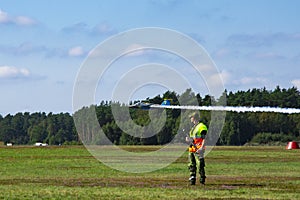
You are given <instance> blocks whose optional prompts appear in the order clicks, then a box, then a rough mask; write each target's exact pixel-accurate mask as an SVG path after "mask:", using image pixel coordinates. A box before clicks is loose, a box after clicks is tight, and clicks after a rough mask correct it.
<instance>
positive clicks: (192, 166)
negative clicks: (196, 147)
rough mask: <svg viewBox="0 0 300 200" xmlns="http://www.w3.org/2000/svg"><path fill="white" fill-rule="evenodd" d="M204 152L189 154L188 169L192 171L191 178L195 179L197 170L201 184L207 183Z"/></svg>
mask: <svg viewBox="0 0 300 200" xmlns="http://www.w3.org/2000/svg"><path fill="white" fill-rule="evenodd" d="M204 152H205V150H202V151H200V152H199V153H192V152H189V164H188V168H189V171H190V177H195V178H196V174H197V169H198V171H199V175H200V182H201V183H204V182H205V178H206V177H205V169H204V167H205V161H204Z"/></svg>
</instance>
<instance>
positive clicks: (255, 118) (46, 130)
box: [0, 86, 300, 145]
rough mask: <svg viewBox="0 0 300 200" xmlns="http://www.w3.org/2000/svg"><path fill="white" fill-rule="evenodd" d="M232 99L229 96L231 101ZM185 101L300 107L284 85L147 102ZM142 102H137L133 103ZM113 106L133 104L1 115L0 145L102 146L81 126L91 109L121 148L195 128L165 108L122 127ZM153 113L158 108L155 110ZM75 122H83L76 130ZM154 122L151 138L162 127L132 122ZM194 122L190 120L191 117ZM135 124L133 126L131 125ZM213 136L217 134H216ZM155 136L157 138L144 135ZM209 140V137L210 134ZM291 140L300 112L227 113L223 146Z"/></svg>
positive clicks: (298, 135)
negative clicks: (56, 112) (160, 114)
mask: <svg viewBox="0 0 300 200" xmlns="http://www.w3.org/2000/svg"><path fill="white" fill-rule="evenodd" d="M225 97H226V98H225ZM182 98H195V99H196V100H197V103H198V105H200V106H209V105H212V104H213V105H214V103H217V102H218V101H220V99H223V100H224V99H226V105H228V106H269V107H282V108H287V107H288V108H300V93H299V91H298V90H297V88H295V87H292V88H289V89H281V88H280V87H279V86H278V87H276V88H275V89H274V90H266V89H265V88H262V89H252V90H248V91H237V92H235V93H234V92H227V91H224V94H223V96H222V97H220V99H214V98H213V97H211V96H209V95H205V96H203V97H202V96H201V95H200V94H195V93H193V92H192V90H191V89H187V90H186V91H185V92H184V93H183V94H176V93H175V92H171V91H167V92H165V93H164V94H163V95H158V96H156V97H154V98H147V99H145V100H144V101H146V102H149V103H153V104H160V103H161V102H162V101H163V100H164V99H172V104H173V105H179V102H180V101H179V100H180V99H182ZM131 103H136V102H131ZM112 105H114V106H115V105H117V106H118V108H119V109H118V110H119V112H123V111H126V110H127V112H128V106H127V105H120V104H118V103H112V102H104V101H103V102H101V103H100V104H99V105H91V106H89V107H83V108H82V109H80V110H78V111H77V112H76V113H74V114H73V116H72V115H70V114H69V113H59V114H53V113H48V114H46V113H44V112H43V113H28V112H25V113H17V114H15V115H11V114H8V115H6V116H5V117H3V116H1V115H0V141H2V142H3V143H13V144H18V145H27V144H34V143H35V142H44V143H48V144H49V145H59V144H81V142H82V141H84V143H90V144H102V143H103V137H100V136H99V134H98V132H97V131H96V129H95V128H94V127H91V126H89V125H86V124H85V123H80V119H85V120H82V122H85V121H86V120H88V119H90V118H91V117H92V116H90V114H91V113H93V112H90V111H91V109H92V110H94V112H95V113H96V116H97V122H98V123H99V124H100V126H101V129H102V130H103V132H104V133H105V134H106V136H107V138H108V139H109V140H110V141H111V142H112V143H114V144H117V145H132V144H141V145H162V144H166V143H168V142H170V141H171V140H172V139H173V138H174V137H175V135H176V134H178V133H179V132H181V131H183V130H188V129H189V128H190V125H191V124H189V123H188V122H186V121H185V122H184V128H182V124H181V123H183V121H182V118H183V117H185V116H183V115H185V113H184V112H182V111H181V110H179V109H165V111H164V114H165V116H166V118H165V120H161V119H160V117H157V118H151V117H149V114H150V113H149V112H150V111H149V110H142V109H133V108H130V109H129V114H130V117H131V119H130V120H129V121H128V120H127V119H118V123H117V122H116V119H115V118H114V115H113V113H112ZM151 110H152V109H151ZM200 115H201V120H202V121H203V122H204V123H206V124H207V125H208V126H209V125H210V123H211V112H210V111H201V112H200ZM73 118H74V119H76V120H79V121H78V122H77V123H76V125H77V127H76V128H77V129H76V128H75V124H74V120H73ZM151 120H153V121H155V120H157V121H156V124H158V125H161V127H162V128H161V129H160V130H158V132H157V133H156V134H154V135H153V134H149V133H148V132H149V131H155V130H156V129H155V128H156V127H150V128H149V129H147V128H145V129H142V130H143V131H140V130H141V129H136V128H135V126H132V121H133V122H134V123H135V124H136V125H138V126H141V127H147V125H149V124H150V122H151ZM187 120H188V119H187ZM130 121H131V122H130ZM120 123H121V124H122V127H127V128H126V130H129V131H132V132H136V133H135V134H134V136H133V135H129V134H127V132H126V131H124V130H123V129H121V128H120V127H119V125H120ZM212 134H213V131H212ZM147 135H151V137H143V136H147ZM208 137H209V136H208ZM291 140H300V114H282V113H267V112H256V113H254V112H245V113H236V112H227V113H226V117H225V123H224V126H223V129H222V130H221V135H220V138H219V140H218V142H217V144H218V145H245V144H273V145H276V144H277V145H279V144H284V143H286V142H288V141H291Z"/></svg>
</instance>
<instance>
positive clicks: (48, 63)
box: [0, 0, 300, 116]
mask: <svg viewBox="0 0 300 200" xmlns="http://www.w3.org/2000/svg"><path fill="white" fill-rule="evenodd" d="M299 7H300V1H297V0H288V1H279V0H277V1H276V0H275V1H274V0H264V1H258V0H251V1H249V0H247V1H246V0H241V1H230V0H228V1H222V0H218V1H216V0H213V1H202V0H198V1H192V0H191V1H177V0H161V1H155V0H132V1H115V0H109V1H104V0H103V1H92V0H91V1H71V0H63V1H58V0H52V1H50V0H49V1H48V0H45V1H38V0H27V1H16V0H10V1H0V30H1V37H0V93H1V100H0V101H1V107H0V114H1V115H3V116H5V115H6V114H8V113H11V114H15V113H17V112H25V111H28V112H46V113H47V112H54V113H59V112H72V92H73V85H74V82H75V81H76V75H77V73H78V70H79V69H80V66H81V64H82V63H83V61H84V59H85V57H86V56H87V54H88V52H90V51H91V50H92V49H93V48H95V47H96V46H97V45H98V44H99V43H101V42H103V41H104V40H106V39H107V38H109V37H111V36H113V35H115V34H118V33H121V32H123V31H127V30H130V29H134V28H142V27H161V28H168V29H173V30H176V31H179V32H181V33H183V34H186V35H188V36H190V37H191V38H193V39H194V40H196V41H197V42H199V44H201V45H202V46H203V47H204V48H205V49H206V51H207V52H208V54H209V55H210V56H211V58H212V59H213V61H214V62H215V64H216V66H217V67H218V69H219V72H220V75H221V77H222V78H223V82H224V86H225V88H226V89H227V90H228V91H237V90H248V89H252V88H263V87H266V88H267V89H270V90H272V89H274V88H275V87H276V86H277V85H279V86H280V87H282V88H289V87H292V86H296V87H298V88H300V67H299V65H300V26H299V18H300V13H299ZM156 62H157V60H156ZM107 88H109V86H107ZM147 90H151V88H149V87H147V88H146V89H144V90H143V92H144V93H143V95H144V98H146V97H149V96H150V97H151V95H153V94H154V93H153V91H152V93H151V92H149V93H147ZM154 92H155V91H154ZM196 92H199V93H200V94H201V93H202V94H203V95H204V94H205V91H196ZM140 97H141V98H142V95H141V96H140Z"/></svg>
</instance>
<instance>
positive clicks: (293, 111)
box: [150, 105, 300, 114]
mask: <svg viewBox="0 0 300 200" xmlns="http://www.w3.org/2000/svg"><path fill="white" fill-rule="evenodd" d="M150 108H167V109H182V110H204V111H229V112H238V113H239V112H275V113H286V114H296V113H300V109H298V108H279V107H243V106H239V107H234V106H176V105H173V106H172V105H171V106H170V105H169V106H167V105H151V106H150Z"/></svg>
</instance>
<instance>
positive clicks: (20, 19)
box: [14, 16, 36, 26]
mask: <svg viewBox="0 0 300 200" xmlns="http://www.w3.org/2000/svg"><path fill="white" fill-rule="evenodd" d="M14 21H15V23H16V24H18V25H22V26H30V25H34V24H35V23H36V22H35V21H34V20H33V19H31V18H29V17H26V16H17V17H16V18H15V19H14Z"/></svg>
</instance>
